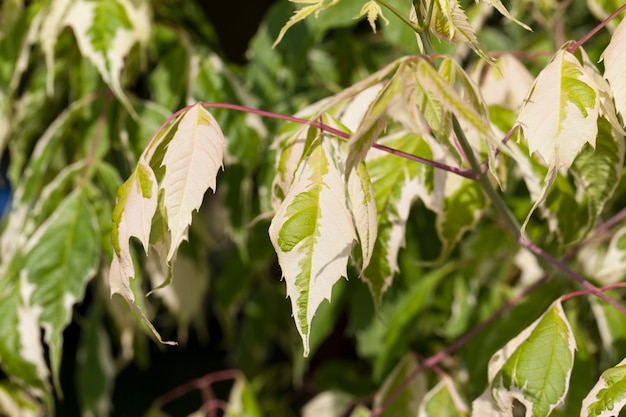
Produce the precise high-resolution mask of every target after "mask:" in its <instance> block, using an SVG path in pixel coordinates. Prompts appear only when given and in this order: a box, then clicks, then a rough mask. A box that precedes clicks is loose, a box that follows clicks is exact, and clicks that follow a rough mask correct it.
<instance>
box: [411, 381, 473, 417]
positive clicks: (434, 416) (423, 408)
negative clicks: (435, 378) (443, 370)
mask: <svg viewBox="0 0 626 417" xmlns="http://www.w3.org/2000/svg"><path fill="white" fill-rule="evenodd" d="M417 417H469V408H468V407H467V405H466V404H465V402H464V401H463V400H462V399H461V397H460V395H459V393H458V391H457V389H456V387H455V386H454V382H453V381H452V379H451V378H450V377H449V376H447V375H444V376H443V378H442V380H441V381H440V382H439V383H438V384H437V385H435V386H434V387H433V388H432V389H431V390H430V391H428V392H427V393H426V395H425V396H424V400H423V401H422V403H421V404H420V408H419V413H418V415H417Z"/></svg>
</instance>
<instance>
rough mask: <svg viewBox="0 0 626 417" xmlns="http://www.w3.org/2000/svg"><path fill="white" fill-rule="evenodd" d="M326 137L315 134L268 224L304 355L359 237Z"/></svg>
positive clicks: (343, 181)
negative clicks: (313, 325)
mask: <svg viewBox="0 0 626 417" xmlns="http://www.w3.org/2000/svg"><path fill="white" fill-rule="evenodd" d="M327 142H328V140H323V139H322V138H320V137H317V138H315V139H314V140H313V142H312V143H311V144H310V145H309V146H308V149H307V151H306V152H305V155H304V157H303V161H302V163H301V164H300V166H299V167H298V170H297V171H296V173H295V176H294V182H293V184H292V185H291V188H290V189H289V191H288V193H287V195H286V196H285V200H284V201H283V202H282V204H281V205H280V207H279V208H278V210H276V214H275V215H274V218H273V219H272V223H271V224H270V229H269V234H270V239H271V241H272V245H273V246H274V250H276V254H277V255H278V262H279V263H280V266H281V269H282V273H283V276H284V277H285V282H286V284H287V295H288V296H289V297H290V298H291V305H292V311H293V316H294V320H295V322H296V328H297V329H298V332H299V333H300V335H301V337H302V342H303V345H304V355H305V356H306V355H308V353H309V335H310V329H309V326H310V324H311V321H312V319H313V315H314V314H315V310H317V307H318V306H319V305H320V304H321V302H322V301H323V300H324V299H328V300H330V295H331V291H332V287H333V285H334V284H335V283H336V282H337V281H338V280H339V278H341V277H342V276H344V277H346V276H347V270H346V267H347V261H348V257H349V255H350V251H351V249H352V245H353V241H354V240H355V239H356V232H355V230H354V224H353V221H352V214H351V213H350V211H349V209H348V206H347V201H346V186H345V179H344V176H343V174H342V172H340V170H339V168H338V167H337V166H336V165H335V162H334V161H333V159H332V156H331V155H332V152H331V149H329V148H330V145H329V144H328V143H327Z"/></svg>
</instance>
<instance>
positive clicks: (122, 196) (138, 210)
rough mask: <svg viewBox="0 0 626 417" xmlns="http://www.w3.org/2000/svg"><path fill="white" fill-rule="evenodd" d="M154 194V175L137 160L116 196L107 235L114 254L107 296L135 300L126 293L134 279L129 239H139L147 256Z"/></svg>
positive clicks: (156, 189) (154, 202) (155, 199)
mask: <svg viewBox="0 0 626 417" xmlns="http://www.w3.org/2000/svg"><path fill="white" fill-rule="evenodd" d="M157 192H158V188H157V180H156V177H155V175H154V172H153V171H152V169H151V168H150V167H149V166H148V164H147V163H146V162H145V161H144V160H143V159H140V160H139V162H138V164H137V168H136V169H135V171H134V172H133V173H132V174H131V176H130V178H128V180H127V181H126V182H125V183H124V184H123V185H122V186H121V187H120V189H119V191H118V194H117V205H116V207H115V210H114V211H113V231H112V232H111V240H112V242H113V248H114V249H115V251H114V254H113V261H112V263H111V272H110V275H109V283H110V285H111V294H115V293H119V294H121V295H123V296H124V297H125V298H127V299H129V300H131V301H132V300H134V299H135V298H134V295H133V292H132V291H131V289H130V284H129V278H133V277H134V276H135V267H134V266H133V259H132V256H131V254H130V243H129V239H130V238H131V237H133V236H134V237H136V238H137V239H139V241H140V242H141V244H142V245H143V247H144V249H145V250H146V253H148V246H149V244H150V229H151V225H152V217H153V216H154V213H155V211H156V208H157Z"/></svg>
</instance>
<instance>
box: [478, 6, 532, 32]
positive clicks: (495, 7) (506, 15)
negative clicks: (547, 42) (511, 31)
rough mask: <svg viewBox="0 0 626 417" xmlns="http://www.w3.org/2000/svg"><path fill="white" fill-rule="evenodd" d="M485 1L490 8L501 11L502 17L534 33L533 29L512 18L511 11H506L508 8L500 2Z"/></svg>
mask: <svg viewBox="0 0 626 417" xmlns="http://www.w3.org/2000/svg"><path fill="white" fill-rule="evenodd" d="M484 1H485V2H486V3H488V4H489V5H490V6H492V7H493V8H494V9H496V10H497V11H499V12H500V14H501V15H502V16H504V17H506V18H507V19H509V20H512V21H513V22H515V23H517V24H518V25H520V26H521V27H523V28H524V29H526V30H528V31H531V32H532V29H531V28H530V26H528V25H526V24H524V23H522V22H520V21H519V20H517V19H516V18H514V17H513V16H511V13H509V11H508V10H507V9H506V7H504V5H503V4H502V2H501V1H500V0H484Z"/></svg>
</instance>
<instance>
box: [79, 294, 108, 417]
mask: <svg viewBox="0 0 626 417" xmlns="http://www.w3.org/2000/svg"><path fill="white" fill-rule="evenodd" d="M103 319H104V316H103V314H102V306H101V305H100V304H97V305H95V306H94V307H93V308H92V309H91V311H90V312H89V314H88V316H87V320H86V321H85V323H84V325H83V327H82V332H81V341H80V347H79V350H78V353H77V376H76V381H77V386H76V393H77V395H78V397H79V399H80V403H81V410H82V412H83V416H85V417H100V416H108V415H109V414H110V412H111V408H112V407H111V405H112V404H111V397H112V395H113V380H114V377H115V372H116V369H115V363H114V360H113V355H112V353H111V347H110V344H111V341H110V338H109V336H108V335H107V333H106V331H105V329H104V327H103Z"/></svg>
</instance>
